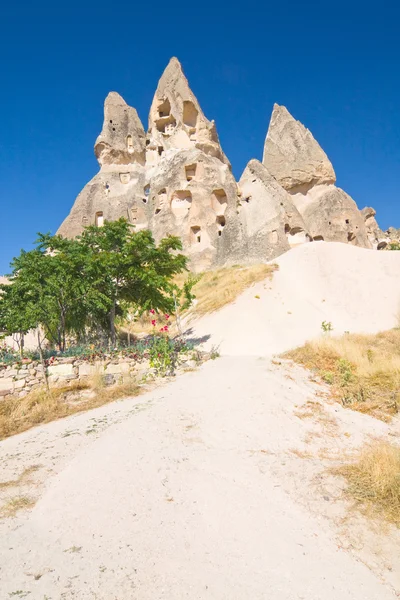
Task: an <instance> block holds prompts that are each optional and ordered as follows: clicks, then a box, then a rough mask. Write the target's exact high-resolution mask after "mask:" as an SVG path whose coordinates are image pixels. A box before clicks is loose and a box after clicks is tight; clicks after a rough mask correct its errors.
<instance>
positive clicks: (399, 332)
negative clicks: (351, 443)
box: [285, 329, 400, 421]
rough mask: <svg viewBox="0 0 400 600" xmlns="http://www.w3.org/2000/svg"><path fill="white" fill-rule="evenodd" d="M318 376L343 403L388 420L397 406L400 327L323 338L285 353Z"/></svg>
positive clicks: (399, 369) (398, 404) (399, 375)
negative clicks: (363, 333)
mask: <svg viewBox="0 0 400 600" xmlns="http://www.w3.org/2000/svg"><path fill="white" fill-rule="evenodd" d="M285 357H287V358H291V359H292V360H294V361H295V362H297V363H299V364H301V365H303V366H305V367H306V368H307V369H310V370H312V371H313V372H315V373H316V374H317V375H319V376H320V377H321V378H322V379H323V380H324V381H325V382H326V383H328V384H329V385H330V386H331V389H332V393H333V396H334V397H335V398H336V399H337V400H339V401H340V402H341V403H342V404H343V406H346V407H349V408H352V409H353V410H357V411H359V412H362V413H369V414H372V415H373V416H375V417H377V418H379V419H381V420H383V421H388V420H390V419H391V417H392V416H393V415H395V414H396V413H398V411H399V406H400V329H393V330H390V331H384V332H380V333H377V334H373V335H358V334H345V335H344V336H340V337H333V336H329V337H325V336H324V337H323V339H318V340H315V341H312V342H309V343H307V344H305V345H304V346H302V347H301V348H296V349H295V350H291V351H290V352H287V353H286V354H285Z"/></svg>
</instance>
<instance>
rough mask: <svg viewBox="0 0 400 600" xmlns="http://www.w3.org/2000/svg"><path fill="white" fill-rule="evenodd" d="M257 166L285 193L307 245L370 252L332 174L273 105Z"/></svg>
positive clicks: (306, 136) (300, 129)
mask: <svg viewBox="0 0 400 600" xmlns="http://www.w3.org/2000/svg"><path fill="white" fill-rule="evenodd" d="M263 164H264V165H265V166H266V167H267V168H268V169H269V171H270V172H271V173H272V175H273V176H274V177H275V179H276V180H277V181H278V182H279V183H280V184H281V185H282V186H283V187H284V188H285V189H286V190H287V191H288V192H289V193H290V194H291V196H292V199H293V202H294V204H295V206H296V207H297V208H298V210H299V212H300V213H301V215H302V217H303V219H304V222H305V225H306V228H307V230H308V231H309V233H310V235H311V237H312V239H313V240H325V241H327V242H333V241H335V242H344V243H350V244H353V245H356V246H362V247H364V248H371V247H372V246H371V242H370V241H369V238H368V234H367V230H366V227H365V223H364V218H363V217H362V215H361V213H360V211H359V210H358V208H357V205H356V203H355V202H354V200H353V199H352V198H351V197H350V196H349V195H348V194H346V193H345V192H344V191H343V190H341V189H340V188H338V187H336V186H335V185H334V183H335V181H336V176H335V172H334V170H333V167H332V164H331V162H330V161H329V159H328V157H327V155H326V154H325V152H324V151H323V150H322V148H321V147H320V145H319V144H318V142H317V141H316V140H315V139H314V137H313V136H312V134H311V132H310V131H309V130H308V129H306V128H305V127H304V125H302V124H301V123H300V122H299V121H296V120H295V119H294V118H293V117H292V115H291V114H290V113H289V112H288V110H287V109H286V108H285V107H283V106H278V105H276V104H275V106H274V109H273V112H272V116H271V122H270V125H269V129H268V133H267V137H266V140H265V147H264V157H263Z"/></svg>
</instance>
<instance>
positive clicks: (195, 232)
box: [190, 225, 201, 244]
mask: <svg viewBox="0 0 400 600" xmlns="http://www.w3.org/2000/svg"><path fill="white" fill-rule="evenodd" d="M190 233H191V238H192V240H191V241H192V243H197V244H200V242H201V227H198V226H197V225H195V226H193V227H191V228H190Z"/></svg>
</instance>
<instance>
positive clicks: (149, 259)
mask: <svg viewBox="0 0 400 600" xmlns="http://www.w3.org/2000/svg"><path fill="white" fill-rule="evenodd" d="M78 242H79V243H80V244H81V245H82V247H83V248H84V253H85V254H86V256H87V257H88V276H89V279H90V281H91V282H92V286H93V290H94V293H95V294H97V298H98V301H99V304H98V309H99V310H98V311H97V321H98V322H103V323H104V321H105V319H106V320H107V321H108V329H109V335H110V340H111V343H112V344H115V343H116V329H115V318H116V316H117V315H121V314H122V313H123V310H124V307H126V306H131V305H133V306H134V307H135V309H136V310H138V311H139V312H140V311H145V310H148V309H150V308H153V309H155V310H157V311H164V312H173V310H174V293H175V292H176V289H177V286H176V285H175V284H174V283H173V276H174V275H176V274H177V273H181V272H182V271H183V270H185V269H186V265H187V259H186V257H185V256H183V254H180V253H178V252H177V251H178V250H181V249H182V244H181V242H180V240H179V239H178V238H177V237H174V236H168V237H166V238H164V239H162V240H161V242H160V243H159V244H158V246H157V245H156V243H155V241H154V238H153V237H152V235H151V233H150V231H147V230H143V231H139V232H135V231H134V229H133V227H132V225H130V224H129V223H128V221H127V220H126V219H123V218H121V219H119V220H117V221H112V222H106V223H105V224H104V226H103V227H100V228H99V227H95V226H91V227H87V228H86V229H85V230H84V232H83V234H82V235H81V236H80V238H78ZM104 306H107V313H106V314H104Z"/></svg>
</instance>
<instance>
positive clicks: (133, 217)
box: [131, 206, 138, 224]
mask: <svg viewBox="0 0 400 600" xmlns="http://www.w3.org/2000/svg"><path fill="white" fill-rule="evenodd" d="M137 220H138V207H137V206H132V208H131V222H132V223H133V224H136V222H137Z"/></svg>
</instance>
